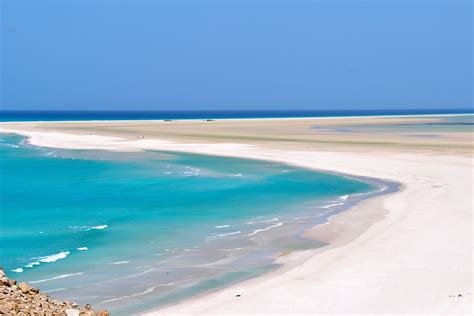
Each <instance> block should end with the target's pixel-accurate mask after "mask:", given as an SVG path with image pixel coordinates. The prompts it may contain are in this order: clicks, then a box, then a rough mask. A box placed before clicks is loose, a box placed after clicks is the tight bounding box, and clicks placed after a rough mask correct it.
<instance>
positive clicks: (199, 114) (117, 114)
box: [0, 109, 474, 123]
mask: <svg viewBox="0 0 474 316" xmlns="http://www.w3.org/2000/svg"><path fill="white" fill-rule="evenodd" d="M473 114H474V110H472V109H453V110H420V111H413V110H389V111H377V110H367V111H357V110H355V111H354V110H345V111H339V110H334V111H309V110H308V111H306V110H295V111H8V110H4V111H0V122H8V123H14V122H84V121H99V122H101V121H161V120H171V121H175V120H178V121H182V120H184V121H189V120H206V119H207V120H236V119H239V120H251V119H275V120H278V119H315V118H318V119H320V118H354V117H411V116H417V117H420V116H421V117H422V116H452V115H473Z"/></svg>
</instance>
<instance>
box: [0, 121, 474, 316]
mask: <svg viewBox="0 0 474 316" xmlns="http://www.w3.org/2000/svg"><path fill="white" fill-rule="evenodd" d="M438 119H439V118H438V117H393V118H381V117H379V118H377V117H373V118H369V117H366V118H334V119H330V118H326V119H298V120H295V119H278V120H271V119H267V120H220V121H215V122H203V121H173V122H161V121H122V122H117V121H116V122H55V123H2V124H1V129H0V131H1V130H3V131H11V132H17V133H20V134H23V135H27V136H29V137H30V141H31V142H32V143H33V144H36V145H42V146H50V147H60V148H84V149H107V150H117V151H130V150H143V149H162V150H174V151H185V152H194V153H203V154H212V155H221V156H233V157H246V158H254V159H264V160H272V161H280V162H284V163H288V164H292V165H297V166H303V167H308V168H314V169H322V170H328V171H335V172H342V173H346V174H349V175H357V176H369V177H375V178H381V179H387V180H391V181H396V182H399V183H401V184H402V189H401V190H400V191H399V192H397V193H395V194H391V195H388V196H382V197H378V198H374V199H370V200H366V201H364V202H363V203H361V204H359V205H357V206H355V207H353V208H352V209H351V210H349V211H347V212H344V213H342V214H340V215H337V216H335V217H333V218H332V219H331V222H330V223H329V224H327V225H324V226H319V227H316V228H314V229H312V230H311V231H308V233H307V234H308V235H309V236H312V237H315V238H317V239H319V240H325V241H329V242H330V243H331V245H330V246H327V247H324V248H320V249H318V250H309V251H302V252H295V253H291V254H288V255H284V256H282V257H281V258H280V262H282V263H283V266H282V268H281V269H278V270H276V271H274V272H271V273H268V274H265V275H262V276H260V277H257V278H254V279H251V280H248V281H244V282H241V283H238V284H235V285H233V286H230V287H227V288H224V289H222V290H219V291H216V292H213V293H208V294H205V295H202V296H200V297H196V298H192V299H189V300H187V301H184V302H181V303H179V304H176V305H173V306H169V307H166V308H162V309H157V310H155V311H150V315H175V314H194V315H199V314H204V313H205V314H215V315H223V314H290V313H293V314H296V313H298V314H324V313H330V314H338V313H352V314H356V313H364V314H367V313H376V314H380V313H394V314H401V313H411V314H428V315H433V314H466V315H470V314H472V303H473V301H472V267H473V265H472V251H473V243H472V237H473V236H472V210H473V200H472V192H473V190H472V189H473V177H474V168H473V155H472V154H473V148H474V147H473V133H472V132H462V133H461V132H446V133H441V132H429V133H428V132H416V133H413V132H410V130H409V129H407V130H403V129H402V130H396V131H391V132H384V133H377V134H374V133H348V132H340V131H337V129H334V127H340V126H344V125H354V124H394V123H412V122H433V121H436V120H438ZM314 126H318V128H317V129H314V128H312V127H314ZM236 295H240V297H236Z"/></svg>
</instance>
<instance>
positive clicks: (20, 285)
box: [18, 282, 30, 293]
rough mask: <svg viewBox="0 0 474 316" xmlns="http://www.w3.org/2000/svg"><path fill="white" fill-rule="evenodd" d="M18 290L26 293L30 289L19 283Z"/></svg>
mask: <svg viewBox="0 0 474 316" xmlns="http://www.w3.org/2000/svg"><path fill="white" fill-rule="evenodd" d="M18 288H19V289H20V291H22V292H23V293H28V292H29V291H30V287H29V286H28V284H26V283H25V282H21V283H20V284H18Z"/></svg>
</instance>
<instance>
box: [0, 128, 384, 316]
mask: <svg viewBox="0 0 474 316" xmlns="http://www.w3.org/2000/svg"><path fill="white" fill-rule="evenodd" d="M0 135H1V138H0V192H1V196H0V216H1V217H0V220H1V221H0V223H1V225H0V228H1V235H0V245H1V248H0V251H1V253H0V254H1V256H0V257H1V265H2V266H3V267H4V268H5V270H6V271H7V273H8V275H9V276H10V277H12V278H14V279H17V280H20V281H27V282H29V283H30V284H31V285H33V286H37V287H39V288H41V290H42V291H46V292H48V293H49V294H50V295H51V296H54V297H57V298H62V299H71V300H75V301H77V302H79V303H81V304H85V303H91V304H93V306H94V307H96V308H98V309H99V308H107V309H109V310H110V311H112V312H113V314H114V315H121V314H122V315H128V314H131V313H136V312H140V311H144V310H147V309H150V308H152V307H156V306H159V305H163V304H168V303H171V302H175V301H177V300H179V299H182V298H185V297H189V296H191V295H194V294H198V293H202V292H205V291H209V290H213V289H216V288H218V287H221V286H224V285H226V284H229V283H231V282H235V281H238V280H242V279H245V278H249V277H252V276H255V275H257V274H260V273H262V272H264V271H268V270H270V269H272V268H274V267H275V263H274V258H275V256H276V255H278V254H279V253H282V252H286V251H288V250H297V249H307V248H314V247H318V246H321V245H322V244H321V243H319V242H318V241H314V240H308V239H305V238H303V237H302V236H301V234H302V232H303V231H304V230H305V229H307V228H308V227H312V226H314V225H316V224H320V223H324V222H325V221H326V220H327V218H328V217H329V216H330V215H332V214H335V213H337V212H340V211H341V210H342V209H343V208H344V207H345V206H346V205H347V204H348V203H354V202H355V201H357V200H359V199H361V198H363V197H364V196H366V195H367V194H374V192H375V191H376V189H377V190H378V189H380V186H376V185H374V184H369V183H367V182H365V181H360V180H357V179H351V178H346V177H343V176H340V175H334V174H327V173H320V172H315V171H309V170H304V169H299V168H295V167H290V166H287V165H283V164H276V163H270V162H263V161H253V160H245V159H232V158H218V157H212V156H201V155H191V154H182V153H179V154H178V153H169V152H168V153H165V152H151V151H150V152H143V153H113V152H106V151H87V150H82V151H81V150H57V149H51V148H43V147H35V146H31V145H29V144H28V142H27V141H26V139H25V138H23V137H21V136H18V135H12V134H0Z"/></svg>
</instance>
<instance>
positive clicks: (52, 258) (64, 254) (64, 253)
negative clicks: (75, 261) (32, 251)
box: [39, 251, 70, 263]
mask: <svg viewBox="0 0 474 316" xmlns="http://www.w3.org/2000/svg"><path fill="white" fill-rule="evenodd" d="M69 253H70V252H69V251H62V252H59V253H55V254H54V255H50V256H45V257H41V258H40V259H39V261H40V262H44V263H50V262H56V261H58V260H61V259H65V258H66V257H67V256H69Z"/></svg>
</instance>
